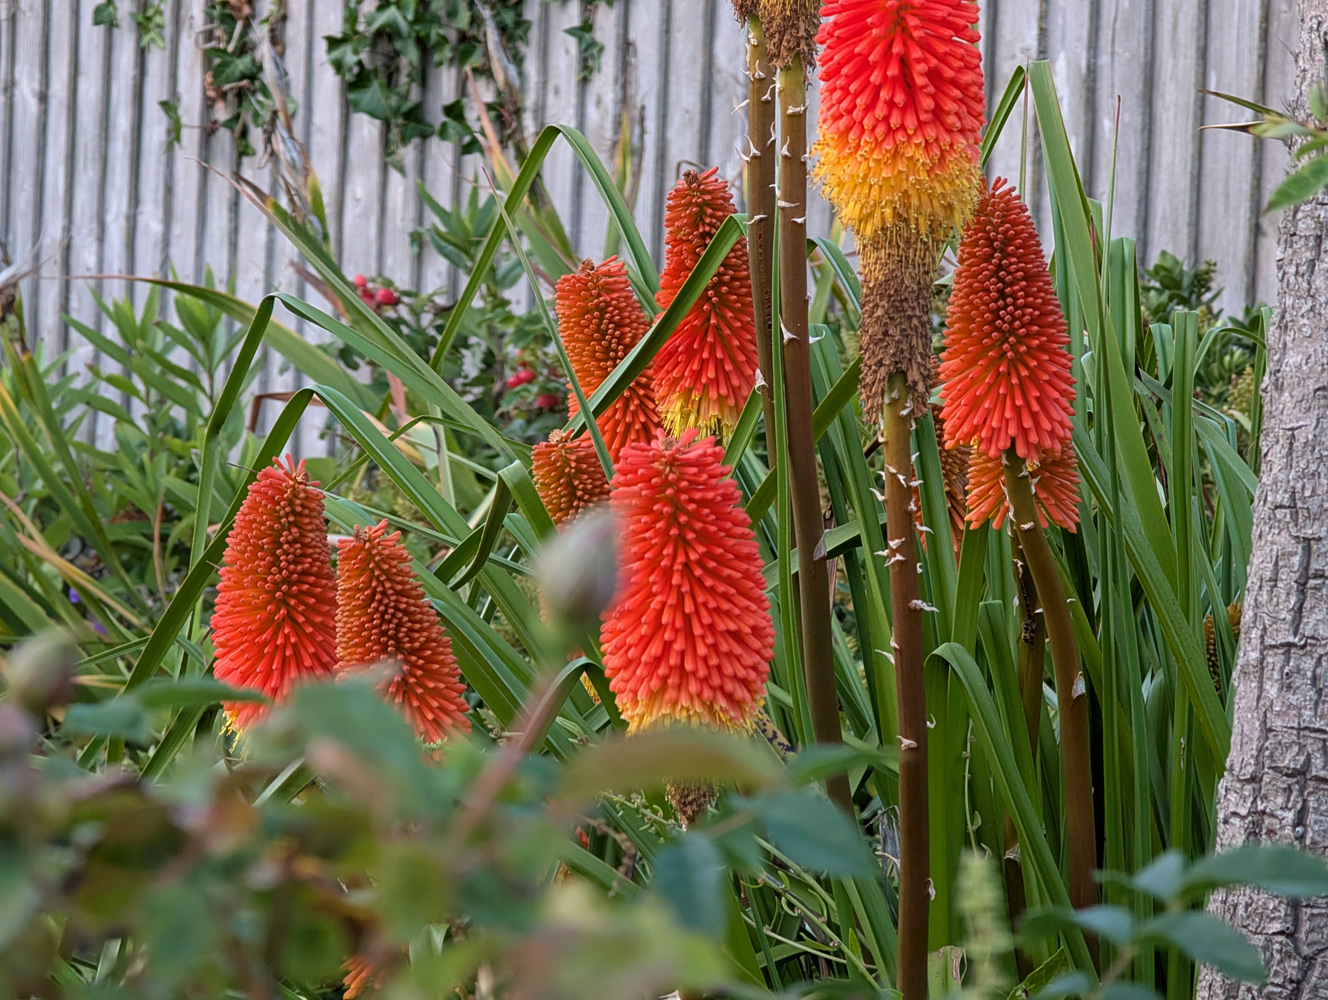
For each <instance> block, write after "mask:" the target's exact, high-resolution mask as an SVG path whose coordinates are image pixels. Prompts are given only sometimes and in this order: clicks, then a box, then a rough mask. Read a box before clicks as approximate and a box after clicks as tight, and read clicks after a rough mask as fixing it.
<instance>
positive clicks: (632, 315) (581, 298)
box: [554, 257, 661, 462]
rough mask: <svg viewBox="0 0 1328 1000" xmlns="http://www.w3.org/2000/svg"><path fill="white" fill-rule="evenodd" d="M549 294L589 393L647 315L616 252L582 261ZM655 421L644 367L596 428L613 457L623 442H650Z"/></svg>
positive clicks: (641, 331)
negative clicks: (598, 260) (597, 261)
mask: <svg viewBox="0 0 1328 1000" xmlns="http://www.w3.org/2000/svg"><path fill="white" fill-rule="evenodd" d="M554 296H555V298H554V305H555V308H556V310H557V313H558V332H559V334H560V335H561V336H562V339H563V345H564V346H565V347H566V349H567V358H568V360H569V361H571V363H572V371H574V372H576V378H577V381H578V382H580V383H581V391H582V392H584V393H585V394H586V397H587V398H589V397H590V394H591V393H593V392H594V391H595V390H596V389H598V388H599V387H600V385H601V384H603V382H604V380H605V379H606V378H608V377H609V375H610V373H612V371H613V370H614V369H615V368H617V367H618V365H619V364H620V363H621V362H622V360H623V358H625V357H627V355H628V353H629V352H630V351H631V350H632V348H633V347H635V346H636V345H637V342H638V341H640V339H641V338H642V337H644V336H645V335H646V331H647V330H648V329H649V328H650V320H649V319H647V318H646V313H645V310H644V309H642V308H641V303H640V302H638V301H637V299H636V295H635V293H634V292H633V291H632V283H631V281H630V280H629V279H628V277H627V266H626V265H625V264H624V263H623V262H622V261H620V260H619V259H618V258H617V257H610V258H609V259H608V260H606V261H605V262H604V263H603V264H600V265H599V266H598V267H596V266H595V264H594V263H593V262H592V261H589V260H584V261H582V262H581V267H580V269H579V270H577V271H575V272H573V273H572V274H565V275H563V276H562V277H561V278H559V279H558V286H557V288H556V290H555V293H554ZM567 388H568V396H567V415H568V416H569V417H570V416H574V415H575V414H576V411H577V401H576V396H575V394H573V393H572V392H571V388H572V387H571V384H570V383H569V384H568V387H567ZM660 426H661V425H660V419H659V410H658V409H657V408H656V406H655V391H654V385H653V382H652V380H651V377H650V374H649V373H648V372H645V373H642V374H641V375H639V376H637V377H636V378H635V379H634V380H633V381H632V384H631V385H629V386H628V387H627V388H626V390H624V392H623V394H622V395H621V396H619V397H618V399H617V400H616V401H615V402H614V404H613V405H612V406H610V407H609V408H608V409H607V410H606V411H605V412H604V413H602V414H600V417H599V429H600V433H602V434H603V435H604V444H605V445H606V446H607V447H608V449H609V457H610V458H611V459H613V461H615V462H616V461H618V453H619V452H621V451H622V449H623V446H624V445H627V444H630V443H632V442H633V441H641V442H645V441H653V440H654V438H655V435H656V433H658V431H659V428H660Z"/></svg>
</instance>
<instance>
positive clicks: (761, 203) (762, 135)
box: [747, 17, 775, 435]
mask: <svg viewBox="0 0 1328 1000" xmlns="http://www.w3.org/2000/svg"><path fill="white" fill-rule="evenodd" d="M773 76H774V74H773V73H772V72H771V69H770V58H769V56H768V55H767V53H766V47H765V32H764V30H763V29H762V28H761V20H760V18H756V17H751V18H748V19H747V81H748V82H747V138H748V140H749V142H750V144H751V150H750V152H751V157H750V158H749V159H748V160H747V250H748V260H749V262H750V266H751V273H752V304H753V306H754V307H755V318H756V354H757V363H758V364H759V365H760V368H761V374H762V375H763V376H764V377H765V378H767V379H768V378H769V377H770V357H771V350H772V348H771V344H772V343H773V340H772V338H773V334H772V332H771V323H770V286H771V284H772V283H773V271H774V256H773V248H774V244H775V97H774V92H773V91H771V89H770V85H771V83H773V82H774V80H773ZM760 392H761V409H762V410H763V411H764V413H765V426H766V433H767V434H772V435H773V434H774V432H775V410H774V396H773V395H772V393H771V391H770V386H769V384H768V383H767V384H766V385H762V386H761V388H760Z"/></svg>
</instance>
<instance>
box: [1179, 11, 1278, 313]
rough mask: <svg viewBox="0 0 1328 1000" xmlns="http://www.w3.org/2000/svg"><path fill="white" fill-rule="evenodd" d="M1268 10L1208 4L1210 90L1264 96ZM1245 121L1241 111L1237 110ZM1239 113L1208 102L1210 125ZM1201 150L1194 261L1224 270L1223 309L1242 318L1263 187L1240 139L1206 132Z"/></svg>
mask: <svg viewBox="0 0 1328 1000" xmlns="http://www.w3.org/2000/svg"><path fill="white" fill-rule="evenodd" d="M1261 12H1262V5H1260V4H1255V3H1250V2H1249V0H1209V7H1208V45H1207V60H1206V67H1205V86H1206V87H1207V88H1208V89H1209V90H1220V91H1224V92H1225V93H1228V94H1239V95H1256V94H1258V93H1260V92H1261V91H1262V90H1263V79H1262V74H1261V73H1260V72H1259V64H1260V54H1259V52H1258V51H1257V47H1258V39H1259V24H1260V14H1261ZM1234 110H1236V111H1237V113H1238V114H1239V115H1240V116H1242V117H1243V116H1244V114H1245V113H1244V111H1243V110H1242V109H1234ZM1232 111H1233V108H1232V106H1231V105H1230V104H1227V103H1226V102H1225V101H1222V100H1220V99H1219V98H1216V97H1205V98H1204V120H1205V121H1208V122H1221V121H1232V120H1233V118H1232ZM1199 141H1200V147H1199V176H1198V182H1199V197H1200V202H1199V213H1198V214H1199V229H1198V245H1197V247H1196V248H1195V250H1196V252H1195V254H1194V258H1195V259H1196V260H1206V259H1210V258H1211V259H1212V260H1215V261H1217V262H1218V267H1219V273H1218V282H1219V283H1220V284H1222V285H1223V286H1225V291H1224V292H1223V294H1222V299H1221V303H1222V305H1223V306H1224V307H1225V308H1229V309H1231V308H1234V309H1236V310H1237V311H1239V309H1240V306H1241V305H1242V304H1243V302H1244V298H1245V294H1246V282H1245V279H1244V276H1245V275H1246V274H1251V273H1253V271H1254V263H1255V254H1254V249H1255V248H1254V240H1253V238H1252V236H1253V227H1254V225H1255V223H1256V221H1257V217H1258V211H1259V205H1258V194H1259V191H1258V185H1257V177H1256V175H1255V173H1254V165H1255V155H1254V154H1255V150H1254V142H1255V140H1252V139H1251V138H1250V137H1249V136H1246V135H1242V134H1240V133H1238V132H1226V131H1221V130H1212V129H1208V130H1205V131H1204V132H1203V133H1202V134H1201V135H1200V139H1199Z"/></svg>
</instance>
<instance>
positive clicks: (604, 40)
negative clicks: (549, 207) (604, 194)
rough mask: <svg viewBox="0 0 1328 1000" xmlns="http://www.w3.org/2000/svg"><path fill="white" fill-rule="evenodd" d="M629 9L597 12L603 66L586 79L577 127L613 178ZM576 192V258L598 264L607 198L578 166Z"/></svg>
mask: <svg viewBox="0 0 1328 1000" xmlns="http://www.w3.org/2000/svg"><path fill="white" fill-rule="evenodd" d="M626 9H627V5H626V4H625V3H624V4H614V5H613V7H605V6H603V5H602V4H601V5H598V6H597V7H596V8H595V38H596V40H597V41H599V43H600V44H601V45H603V46H604V51H603V52H602V53H601V54H600V68H599V72H598V73H596V74H595V76H594V77H593V78H592V79H590V80H587V81H583V82H582V84H581V87H580V94H579V97H578V108H577V116H578V126H577V127H578V128H580V129H581V131H582V132H584V133H585V136H586V140H587V141H588V142H589V143H590V145H591V148H593V149H594V150H595V152H596V153H598V154H599V158H600V159H601V160H603V161H604V166H605V168H606V169H607V170H608V171H609V174H610V175H612V174H613V172H614V155H615V151H616V149H617V144H618V129H619V126H620V124H621V120H622V114H623V110H624V105H625V102H624V97H625V96H626V95H625V93H624V87H623V82H624V76H623V70H624V62H625V60H624V42H625V39H624V37H623V19H624V17H625V16H626ZM577 189H578V191H579V192H580V194H579V200H580V204H581V225H580V232H579V233H578V240H577V243H576V250H577V254H578V255H579V256H582V257H593V258H594V259H595V260H599V259H600V257H601V255H602V254H603V250H604V236H605V233H606V232H607V227H608V221H609V212H608V209H607V208H606V207H605V204H604V201H603V199H601V198H600V196H599V193H598V192H597V191H596V190H595V188H594V186H593V185H592V184H591V183H590V180H589V178H588V176H587V175H586V172H585V171H584V170H583V169H581V168H580V167H578V168H577Z"/></svg>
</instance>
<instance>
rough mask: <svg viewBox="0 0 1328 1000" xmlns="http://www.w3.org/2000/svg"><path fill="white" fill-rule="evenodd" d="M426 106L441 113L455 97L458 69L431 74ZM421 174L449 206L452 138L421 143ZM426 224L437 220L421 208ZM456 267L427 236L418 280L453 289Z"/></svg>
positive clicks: (427, 285)
mask: <svg viewBox="0 0 1328 1000" xmlns="http://www.w3.org/2000/svg"><path fill="white" fill-rule="evenodd" d="M424 93H425V101H424V106H425V108H426V109H427V110H428V111H429V112H430V113H431V114H437V115H439V116H440V117H441V114H442V111H441V109H442V107H443V106H444V105H446V104H449V103H451V102H452V101H453V100H455V99H456V94H457V73H456V70H455V69H453V68H452V67H450V66H445V67H440V68H439V69H436V70H434V71H433V72H431V73H430V74H429V78H428V81H427V83H426V86H425V90H424ZM420 148H421V164H420V175H421V177H422V178H423V180H424V188H425V190H426V191H428V192H429V195H430V197H432V198H433V199H434V200H435V201H437V202H438V203H439V204H441V205H444V206H448V207H450V206H451V205H452V204H453V198H454V197H455V190H456V161H457V146H456V143H453V142H441V141H439V140H437V139H430V140H428V141H427V142H424V143H421V147H420ZM420 218H421V224H422V226H423V227H424V228H426V229H427V228H428V227H429V226H431V225H433V224H434V223H435V222H436V221H437V220H436V219H435V217H434V214H433V213H432V212H430V211H428V210H427V209H425V210H423V211H422V214H421V217H420ZM454 279H455V269H454V268H453V267H452V265H451V264H449V263H448V262H447V261H446V260H445V259H444V258H443V257H442V256H441V255H440V254H439V253H437V252H436V251H435V250H434V249H433V248H432V247H431V246H430V245H429V242H428V240H425V241H424V242H423V244H422V246H421V247H420V265H419V278H418V284H419V287H420V288H421V289H422V290H427V291H434V290H437V291H438V292H439V293H440V294H450V293H452V292H453V288H452V285H453V284H454V283H455V282H454Z"/></svg>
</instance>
